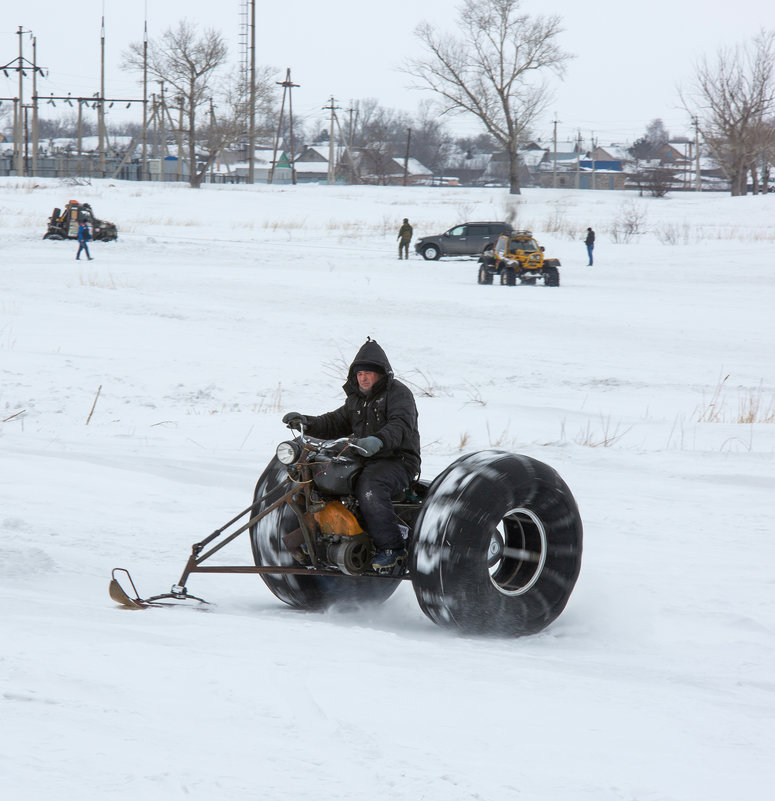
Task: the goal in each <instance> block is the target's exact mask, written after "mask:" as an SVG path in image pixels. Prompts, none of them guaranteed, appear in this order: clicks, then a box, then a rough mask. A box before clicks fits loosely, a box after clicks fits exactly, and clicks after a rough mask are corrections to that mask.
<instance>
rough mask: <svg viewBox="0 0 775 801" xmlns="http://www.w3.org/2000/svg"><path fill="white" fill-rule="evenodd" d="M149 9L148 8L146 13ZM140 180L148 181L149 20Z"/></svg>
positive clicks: (145, 35)
mask: <svg viewBox="0 0 775 801" xmlns="http://www.w3.org/2000/svg"><path fill="white" fill-rule="evenodd" d="M147 11H148V9H147V8H146V13H147ZM140 180H141V181H147V180H148V18H147V17H146V19H145V24H144V26H143V144H142V148H141V159H140Z"/></svg>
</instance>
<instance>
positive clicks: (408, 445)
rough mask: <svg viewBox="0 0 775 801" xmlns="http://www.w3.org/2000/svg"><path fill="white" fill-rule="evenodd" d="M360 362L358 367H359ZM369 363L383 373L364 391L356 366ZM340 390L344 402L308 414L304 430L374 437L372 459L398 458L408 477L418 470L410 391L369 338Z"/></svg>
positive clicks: (327, 435)
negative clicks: (329, 409)
mask: <svg viewBox="0 0 775 801" xmlns="http://www.w3.org/2000/svg"><path fill="white" fill-rule="evenodd" d="M359 365H360V367H359ZM369 365H375V366H377V367H379V368H380V370H381V371H382V373H383V374H384V375H383V376H382V377H381V378H380V379H379V381H377V383H376V384H374V386H373V387H372V388H371V389H370V390H369V391H368V392H366V393H364V392H363V391H362V390H361V389H360V387H359V386H358V379H357V377H356V373H357V372H358V369H364V366H365V367H366V368H367V369H368V366H369ZM342 389H344V392H345V395H346V398H345V402H344V405H342V406H340V407H339V408H338V409H335V410H334V411H333V412H327V413H326V414H321V415H318V416H317V417H310V418H309V422H308V425H307V431H308V432H309V433H310V434H311V435H312V436H313V437H321V438H323V439H334V438H336V437H348V436H351V435H354V436H356V437H371V436H374V437H378V438H379V439H380V440H381V441H382V448H381V449H380V450H379V451H378V452H377V454H376V455H375V456H374V457H372V458H374V459H387V458H390V459H395V458H398V459H400V460H401V461H402V462H403V464H404V467H405V468H406V471H407V473H408V474H409V478H410V479H413V478H414V477H415V476H417V475H419V472H420V431H419V429H418V427H417V406H416V405H415V402H414V396H413V395H412V392H411V390H410V389H409V388H408V387H407V386H406V385H405V384H402V383H401V382H400V381H399V380H398V379H397V378H395V377H394V375H393V368H392V367H391V366H390V362H389V361H388V358H387V356H386V355H385V351H384V350H382V348H381V347H380V346H379V345H378V344H377V342H376V341H375V340H373V339H367V340H366V342H364V343H363V345H362V346H361V348H360V350H359V351H358V353H357V354H356V356H355V358H354V359H353V361H352V364H351V365H350V369H349V371H348V373H347V381H346V382H345V384H344V386H343V387H342Z"/></svg>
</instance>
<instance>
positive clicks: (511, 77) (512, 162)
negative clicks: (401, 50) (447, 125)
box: [404, 0, 571, 194]
mask: <svg viewBox="0 0 775 801" xmlns="http://www.w3.org/2000/svg"><path fill="white" fill-rule="evenodd" d="M458 26H459V29H460V36H459V37H454V36H441V35H439V34H438V33H437V32H436V30H435V29H434V28H433V27H432V26H431V25H430V24H428V23H423V24H421V25H420V26H419V27H418V28H417V30H416V31H415V35H416V36H417V38H418V39H419V40H420V42H421V43H422V45H423V47H424V50H425V51H426V55H425V57H423V58H417V59H411V60H410V61H408V62H407V64H406V66H405V67H404V71H405V72H407V73H409V74H410V75H412V76H414V77H415V78H417V79H419V80H420V82H421V87H422V88H425V89H430V90H431V91H433V92H435V93H436V94H437V95H438V97H439V98H440V99H441V102H442V106H443V110H442V113H450V112H459V113H469V114H473V115H474V116H476V117H478V118H479V119H480V120H481V122H482V124H483V125H484V127H485V128H486V129H487V131H488V133H490V134H491V135H492V136H493V137H494V138H495V139H496V140H497V141H498V142H499V143H500V144H501V145H502V146H503V148H504V149H505V150H506V152H507V153H508V159H509V181H510V192H511V194H519V193H520V181H519V155H518V151H519V145H520V143H521V141H522V140H523V138H524V135H525V133H526V132H527V130H528V128H529V126H530V125H531V123H533V121H534V120H535V119H536V118H537V117H538V115H539V114H540V113H541V112H542V111H544V109H545V106H546V104H547V102H548V100H549V95H548V90H547V88H546V86H545V85H544V84H541V83H534V80H535V78H536V76H537V75H538V74H539V73H540V72H541V71H545V70H552V71H554V72H556V73H558V74H562V73H563V72H564V65H565V62H566V61H567V60H568V59H569V58H571V56H570V54H568V53H566V52H564V51H563V50H561V49H560V47H559V45H558V44H557V42H556V39H557V37H558V35H559V34H560V33H561V32H562V28H561V27H560V18H559V17H557V16H548V17H530V16H529V15H527V14H522V13H521V10H520V0H464V2H463V4H462V6H461V7H460V10H459V21H458Z"/></svg>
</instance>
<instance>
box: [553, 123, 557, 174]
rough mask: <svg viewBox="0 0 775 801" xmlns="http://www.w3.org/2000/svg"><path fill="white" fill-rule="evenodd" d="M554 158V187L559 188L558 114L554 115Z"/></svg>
mask: <svg viewBox="0 0 775 801" xmlns="http://www.w3.org/2000/svg"><path fill="white" fill-rule="evenodd" d="M552 138H553V140H554V159H553V164H552V189H557V114H556V113H555V115H554V134H553V137H552Z"/></svg>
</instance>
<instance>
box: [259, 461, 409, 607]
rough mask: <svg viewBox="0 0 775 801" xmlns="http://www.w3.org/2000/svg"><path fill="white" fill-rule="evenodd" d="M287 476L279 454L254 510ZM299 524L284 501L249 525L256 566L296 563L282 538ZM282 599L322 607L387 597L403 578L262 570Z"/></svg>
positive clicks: (262, 479) (379, 600)
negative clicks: (273, 572) (300, 573)
mask: <svg viewBox="0 0 775 801" xmlns="http://www.w3.org/2000/svg"><path fill="white" fill-rule="evenodd" d="M287 480H288V470H287V468H286V467H285V466H284V465H283V464H281V463H280V462H279V461H278V460H277V459H276V458H274V459H272V461H271V462H270V463H269V464H268V465H267V468H266V470H264V472H263V473H262V474H261V476H260V477H259V479H258V482H257V483H256V489H255V493H254V495H253V500H254V502H255V501H258V500H260V499H261V498H263V497H264V496H267V494H268V493H270V494H269V495H268V497H267V498H266V500H265V501H262V502H261V503H260V504H259V505H258V506H256V508H255V510H254V512H253V514H254V515H256V514H258V513H259V512H260V511H261V510H262V509H265V508H266V507H268V506H270V505H271V504H272V503H273V502H274V501H275V500H276V499H277V498H278V497H280V496H281V495H282V492H283V491H282V489H280V487H281V486H282V485H283V484H285V483H286V482H287ZM298 527H299V521H298V519H297V517H296V513H295V512H294V511H293V509H292V508H291V507H290V506H288V504H282V505H281V506H279V507H278V508H277V509H275V510H273V511H272V512H270V513H269V514H268V515H267V516H266V517H264V518H262V519H261V520H259V521H258V522H257V523H254V524H253V525H252V526H251V527H250V544H251V546H252V549H253V561H254V562H255V564H256V565H257V566H259V567H260V566H265V565H297V564H298V563H297V562H296V561H295V560H294V559H293V557H292V556H291V554H290V553H289V551H288V549H287V548H286V547H285V545H284V544H283V541H282V536H283V534H286V533H288V532H290V531H293V530H295V529H297V528H298ZM259 575H260V576H261V578H262V580H263V582H264V584H266V586H267V587H268V588H269V590H270V591H271V592H272V594H273V595H275V596H276V597H277V598H279V599H280V600H281V601H284V602H285V603H287V604H288V605H289V606H292V607H293V608H294V609H307V610H323V609H327V608H329V607H331V606H334V605H339V604H343V605H345V606H357V605H361V604H379V603H382V602H383V601H386V600H387V599H388V598H389V597H390V596H391V595H392V594H393V593H394V592H395V591H396V589H397V587H398V585H399V584H400V583H401V580H400V579H390V578H382V577H380V578H376V577H374V576H365V577H358V576H345V575H342V576H341V577H339V576H315V575H303V574H302V575H299V574H293V573H292V574H272V573H260V574H259Z"/></svg>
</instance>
